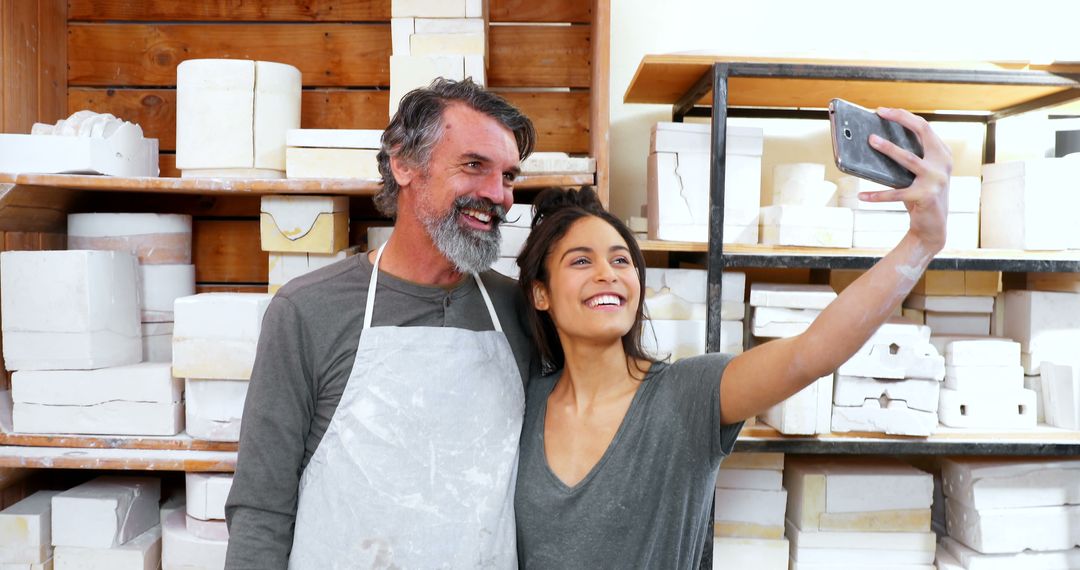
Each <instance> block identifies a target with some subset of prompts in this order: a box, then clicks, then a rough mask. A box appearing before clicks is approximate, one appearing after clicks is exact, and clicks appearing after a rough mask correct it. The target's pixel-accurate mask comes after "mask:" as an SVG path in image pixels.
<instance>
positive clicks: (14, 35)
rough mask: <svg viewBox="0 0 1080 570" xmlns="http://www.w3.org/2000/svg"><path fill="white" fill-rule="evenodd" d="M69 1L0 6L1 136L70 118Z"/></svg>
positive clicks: (25, 0) (9, 0)
mask: <svg viewBox="0 0 1080 570" xmlns="http://www.w3.org/2000/svg"><path fill="white" fill-rule="evenodd" d="M65 12H66V7H65V0H0V133H28V132H30V127H31V126H32V125H33V124H34V123H35V122H45V123H53V122H56V121H57V120H59V119H61V118H63V117H64V116H66V113H65V111H66V110H67V103H66V100H65V98H66V91H67V83H66V78H65V76H64V68H65V67H66V66H67V62H66V58H67V51H66V49H65V47H64V43H63V37H64V31H65V28H66V26H67V24H66V22H65V17H64V14H65Z"/></svg>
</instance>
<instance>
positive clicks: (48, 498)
mask: <svg viewBox="0 0 1080 570" xmlns="http://www.w3.org/2000/svg"><path fill="white" fill-rule="evenodd" d="M57 493H59V491H38V492H37V493H34V494H33V495H30V496H29V497H27V498H25V499H23V500H21V501H19V502H17V503H15V504H14V505H11V506H10V507H8V508H6V509H4V510H3V511H0V567H3V568H15V567H19V568H30V569H45V568H52V567H53V565H52V558H53V546H52V498H53V497H54V496H55V495H56V494H57ZM16 565H19V566H16Z"/></svg>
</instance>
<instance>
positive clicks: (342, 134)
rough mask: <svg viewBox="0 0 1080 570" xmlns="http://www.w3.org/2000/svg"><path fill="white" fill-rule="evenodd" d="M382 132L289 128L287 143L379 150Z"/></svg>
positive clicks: (302, 146)
mask: <svg viewBox="0 0 1080 570" xmlns="http://www.w3.org/2000/svg"><path fill="white" fill-rule="evenodd" d="M410 20H411V19H410ZM382 134H383V132H382V131H381V130H379V129H289V130H288V131H287V132H286V133H285V145H286V146H288V147H300V148H350V149H368V150H379V148H380V147H381V146H382V143H381V141H382Z"/></svg>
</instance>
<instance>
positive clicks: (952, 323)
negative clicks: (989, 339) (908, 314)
mask: <svg viewBox="0 0 1080 570" xmlns="http://www.w3.org/2000/svg"><path fill="white" fill-rule="evenodd" d="M924 315H925V316H926V326H928V327H930V330H932V331H934V334H941V335H980V336H984V335H989V334H990V316H991V314H990V313H939V312H937V311H925V312H924Z"/></svg>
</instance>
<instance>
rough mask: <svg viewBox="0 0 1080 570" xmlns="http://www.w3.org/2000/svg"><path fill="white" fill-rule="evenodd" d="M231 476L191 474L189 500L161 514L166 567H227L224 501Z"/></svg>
mask: <svg viewBox="0 0 1080 570" xmlns="http://www.w3.org/2000/svg"><path fill="white" fill-rule="evenodd" d="M232 479H233V478H232V475H229V474H225V473H188V474H187V493H186V497H187V499H186V501H185V503H184V504H182V505H177V506H175V507H173V508H164V509H162V513H161V525H162V535H163V545H162V548H163V550H162V557H161V558H162V560H161V562H162V566H163V567H164V568H205V569H208V570H209V569H222V568H224V567H225V552H226V550H228V547H229V529H228V527H227V526H226V525H225V499H226V498H228V496H229V489H230V488H232Z"/></svg>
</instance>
